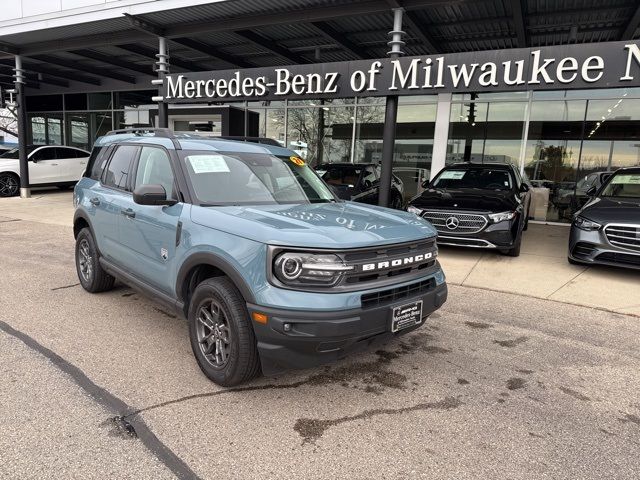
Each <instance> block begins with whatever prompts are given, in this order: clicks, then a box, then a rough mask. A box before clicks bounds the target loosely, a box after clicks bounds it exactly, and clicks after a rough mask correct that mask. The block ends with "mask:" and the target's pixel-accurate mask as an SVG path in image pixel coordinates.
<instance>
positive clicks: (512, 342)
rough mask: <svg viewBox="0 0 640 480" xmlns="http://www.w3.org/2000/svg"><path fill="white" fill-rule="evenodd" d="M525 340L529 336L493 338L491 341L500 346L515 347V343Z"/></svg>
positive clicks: (518, 343)
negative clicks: (508, 338) (503, 338)
mask: <svg viewBox="0 0 640 480" xmlns="http://www.w3.org/2000/svg"><path fill="white" fill-rule="evenodd" d="M527 340H529V337H518V338H514V339H512V340H494V341H493V343H497V344H498V345H500V346H501V347H508V348H511V347H515V346H517V345H520V344H521V343H524V342H526V341H527Z"/></svg>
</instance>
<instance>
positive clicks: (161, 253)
mask: <svg viewBox="0 0 640 480" xmlns="http://www.w3.org/2000/svg"><path fill="white" fill-rule="evenodd" d="M133 171H134V172H135V174H133V175H132V178H131V184H132V189H134V190H135V188H137V187H139V186H140V185H154V184H159V185H162V186H163V187H164V189H165V191H166V192H167V198H174V199H176V200H178V199H180V196H179V195H178V194H177V192H178V190H177V186H176V176H175V172H174V169H173V166H172V161H171V156H170V154H169V152H168V151H167V150H165V149H164V148H162V147H159V146H143V147H142V148H141V151H140V155H139V156H138V160H137V162H136V167H135V169H134V170H133ZM123 208H124V210H125V212H123V214H122V215H120V217H119V219H120V220H119V221H120V236H121V242H122V246H123V255H124V264H125V265H129V266H135V271H132V272H131V273H132V274H134V275H136V276H137V277H139V278H140V279H141V280H143V281H144V282H145V283H147V284H149V285H153V286H154V287H156V288H158V289H160V290H162V291H164V292H165V293H167V294H171V292H172V290H173V285H172V282H171V281H170V280H171V278H172V275H170V274H169V270H170V269H171V266H172V264H173V262H174V258H175V252H176V247H177V245H178V242H179V231H178V229H179V227H178V223H179V221H180V215H181V213H182V208H183V203H177V204H175V205H172V206H151V205H139V204H137V203H135V202H134V201H133V197H132V196H127V197H126V199H124V203H123Z"/></svg>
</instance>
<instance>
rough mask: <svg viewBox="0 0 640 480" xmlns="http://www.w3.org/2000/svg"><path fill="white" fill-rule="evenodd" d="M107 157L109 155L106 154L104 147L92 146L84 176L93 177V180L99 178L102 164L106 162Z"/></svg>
mask: <svg viewBox="0 0 640 480" xmlns="http://www.w3.org/2000/svg"><path fill="white" fill-rule="evenodd" d="M107 158H109V156H108V155H107V150H106V148H105V147H93V150H91V156H90V157H89V161H88V162H87V170H86V172H85V175H84V176H85V177H89V178H93V179H94V180H100V177H101V176H102V171H103V170H104V166H105V165H106V163H107Z"/></svg>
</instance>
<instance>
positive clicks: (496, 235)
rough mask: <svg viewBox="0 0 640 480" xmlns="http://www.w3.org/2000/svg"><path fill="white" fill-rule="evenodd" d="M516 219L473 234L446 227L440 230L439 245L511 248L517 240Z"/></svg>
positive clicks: (490, 225)
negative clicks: (450, 229)
mask: <svg viewBox="0 0 640 480" xmlns="http://www.w3.org/2000/svg"><path fill="white" fill-rule="evenodd" d="M517 221H518V217H516V218H515V219H514V220H510V221H505V222H500V223H493V224H489V225H487V226H486V227H485V228H484V229H483V230H481V231H479V232H477V233H471V234H458V233H456V232H455V231H447V230H445V229H439V230H438V240H437V243H438V245H452V246H457V247H473V248H511V247H513V244H514V242H515V238H516V235H515V234H514V231H516V222H517Z"/></svg>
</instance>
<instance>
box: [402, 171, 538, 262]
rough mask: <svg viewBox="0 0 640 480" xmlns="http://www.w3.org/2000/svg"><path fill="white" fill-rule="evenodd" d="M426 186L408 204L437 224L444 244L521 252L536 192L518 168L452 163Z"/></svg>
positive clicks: (507, 253) (505, 251) (508, 252)
mask: <svg viewBox="0 0 640 480" xmlns="http://www.w3.org/2000/svg"><path fill="white" fill-rule="evenodd" d="M425 188H426V190H425V191H424V192H422V194H421V195H419V196H417V197H415V198H414V199H412V200H411V202H409V207H408V210H409V211H410V212H413V213H415V214H416V215H418V216H420V217H422V218H424V219H425V220H428V221H430V222H431V223H432V224H433V226H434V227H435V228H436V230H438V244H439V245H456V246H464V247H475V248H495V249H499V250H500V251H501V252H502V253H504V254H506V255H510V256H513V257H517V256H518V255H520V244H521V242H522V231H523V230H526V229H527V226H528V216H529V207H530V204H531V194H530V193H529V189H530V187H529V185H528V184H527V183H526V182H524V181H523V179H522V177H521V176H520V172H519V170H518V169H517V168H515V167H513V166H512V165H509V164H504V163H499V164H486V163H485V164H475V163H459V164H455V165H449V166H447V167H445V168H444V169H443V170H441V171H440V173H438V175H436V177H435V178H434V179H433V180H432V181H431V182H430V183H427V184H426V185H425Z"/></svg>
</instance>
